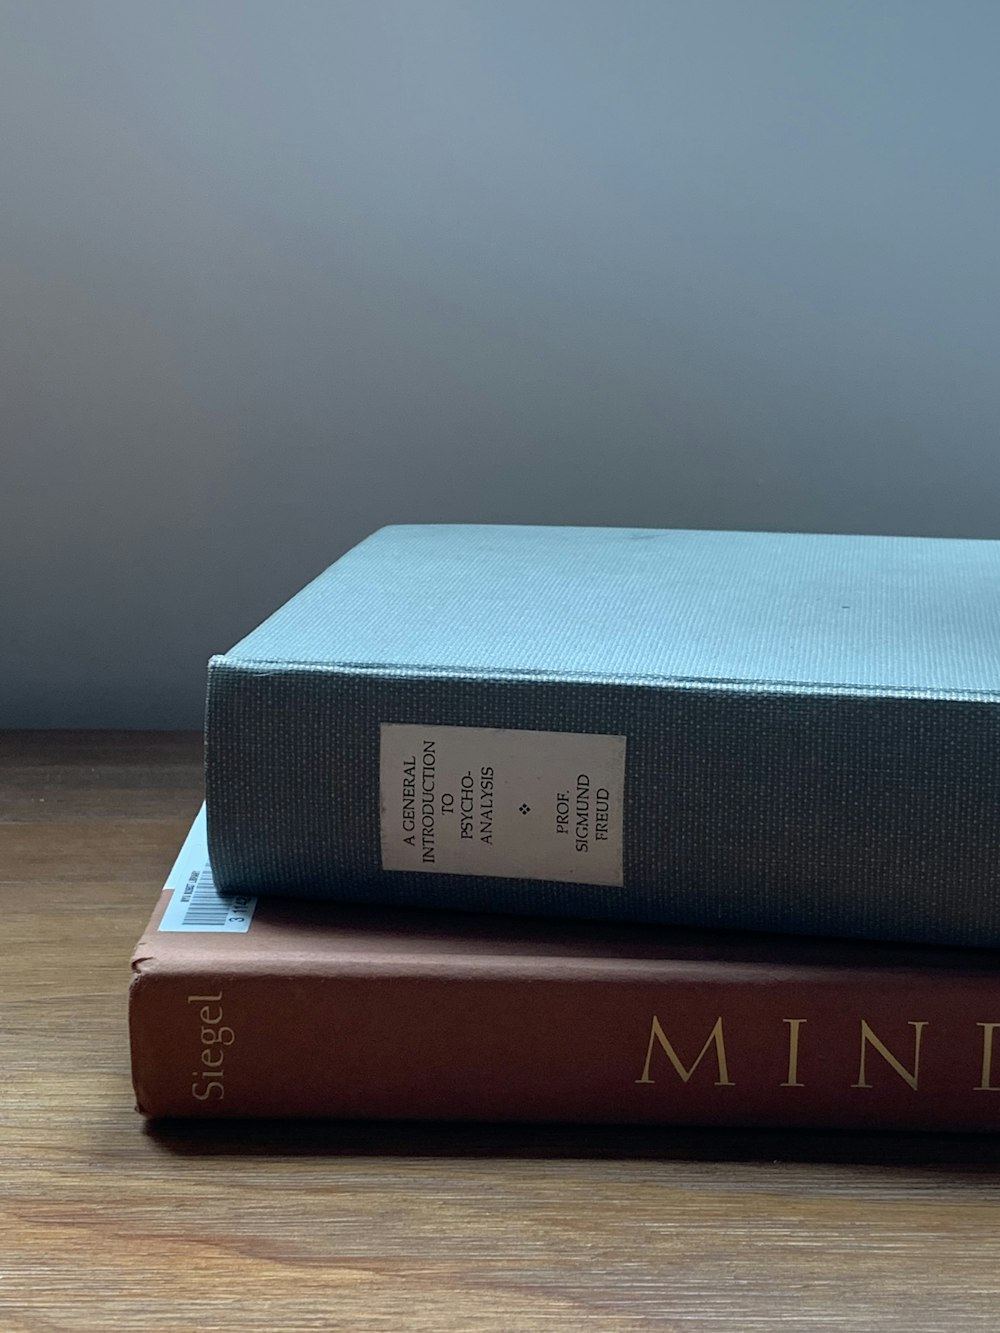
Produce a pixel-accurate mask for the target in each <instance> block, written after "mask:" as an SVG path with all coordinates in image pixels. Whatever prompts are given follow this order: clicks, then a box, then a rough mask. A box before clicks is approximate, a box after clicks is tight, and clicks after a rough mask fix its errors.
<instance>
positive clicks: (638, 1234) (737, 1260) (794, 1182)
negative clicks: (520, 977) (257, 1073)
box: [0, 733, 1000, 1333]
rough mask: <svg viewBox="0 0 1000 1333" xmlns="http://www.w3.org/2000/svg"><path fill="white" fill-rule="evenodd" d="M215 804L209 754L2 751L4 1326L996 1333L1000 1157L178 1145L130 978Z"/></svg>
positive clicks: (478, 1137) (495, 1130) (689, 1138)
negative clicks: (202, 815) (131, 1063)
mask: <svg viewBox="0 0 1000 1333" xmlns="http://www.w3.org/2000/svg"><path fill="white" fill-rule="evenodd" d="M200 784H201V754H200V741H199V738H198V737H196V736H190V735H166V734H153V735H130V734H116V733H105V734H91V733H63V734H59V735H47V734H39V733H17V734H15V733H8V734H7V735H5V736H3V737H0V932H2V934H0V1329H2V1330H4V1333H8V1331H9V1333H28V1331H30V1333H34V1331H35V1330H87V1331H88V1333H90V1331H91V1330H95V1329H101V1328H107V1329H128V1330H157V1331H159V1330H237V1329H240V1330H245V1329H275V1330H277V1329H283V1330H308V1329H323V1330H327V1329H347V1330H359V1331H361V1333H368V1331H369V1330H370V1331H371V1333H389V1331H392V1330H398V1329H413V1330H434V1331H435V1333H436V1331H438V1330H444V1331H445V1333H449V1331H450V1330H455V1331H456V1333H457V1331H458V1330H461V1331H462V1333H467V1331H469V1333H474V1331H475V1330H481V1329H500V1330H513V1331H516V1330H521V1329H525V1330H533V1329H540V1330H556V1329H558V1330H563V1329H565V1330H570V1329H582V1328H587V1329H601V1330H604V1329H608V1330H623V1331H626V1330H642V1329H651V1328H656V1329H666V1330H676V1331H677V1333H681V1331H683V1333H688V1331H689V1330H695V1329H696V1330H743V1331H745V1333H753V1330H772V1329H781V1330H788V1329H803V1330H820V1329H822V1330H844V1331H848V1333H849V1331H853V1330H858V1331H859V1333H860V1331H861V1330H864V1333H868V1331H869V1330H871V1329H873V1328H876V1327H878V1328H879V1329H899V1330H904V1329H905V1330H907V1331H908V1333H912V1331H914V1330H925V1331H926V1333H955V1330H969V1329H973V1330H976V1329H982V1330H987V1329H989V1330H994V1329H996V1327H997V1326H998V1322H1000V1321H998V1315H997V1299H998V1296H1000V1276H998V1273H1000V1152H998V1145H997V1143H996V1141H995V1140H994V1139H984V1138H975V1139H972V1138H960V1137H947V1136H938V1137H933V1136H897V1137H886V1136H874V1135H873V1136H871V1137H863V1136H858V1135H846V1134H844V1135H835V1134H826V1135H818V1134H804V1133H797V1134H791V1133H789V1134H781V1133H763V1132H755V1133H733V1132H731V1131H712V1132H709V1131H703V1132H699V1131H676V1130H663V1131H658V1130H648V1129H614V1128H596V1129H593V1128H592V1129H582V1128H574V1127H572V1126H567V1127H565V1128H563V1127H552V1126H548V1127H541V1128H536V1127H530V1126H528V1127H510V1126H508V1127H503V1126H497V1127H491V1126H486V1127H484V1126H477V1127H472V1126H449V1125H428V1126H420V1125H377V1124H358V1123H348V1124H335V1123H322V1124H306V1125H303V1124H295V1123H290V1122H282V1123H267V1124H256V1125H239V1124H227V1123H223V1122H218V1123H212V1124H209V1125H205V1126H199V1125H197V1124H175V1125H172V1126H166V1127H160V1128H158V1129H157V1130H155V1131H151V1130H150V1129H149V1128H147V1127H146V1126H145V1125H144V1124H143V1122H142V1120H141V1119H140V1118H139V1117H138V1116H137V1115H136V1114H135V1112H134V1111H133V1109H132V1098H131V1091H130V1087H129V1076H128V1053H127V1046H126V1034H125V991H126V986H127V982H128V968H127V962H128V955H129V952H130V949H131V946H132V943H133V941H134V940H135V938H136V937H137V936H138V934H139V932H140V930H141V928H142V927H143V925H144V924H145V920H146V918H147V916H148V914H149V912H150V910H151V908H152V905H153V902H154V899H155V896H156V894H157V892H158V890H159V887H160V883H161V881H162V878H163V876H164V873H165V871H166V869H167V868H168V866H169V864H170V861H171V860H172V858H173V856H174V854H175V852H176V850H177V848H178V846H179V845H180V842H181V839H182V837H183V834H184V832H185V829H186V825H187V823H188V822H189V820H190V818H191V816H192V815H193V814H194V812H195V810H196V808H197V805H198V802H199V800H200ZM582 1072H584V1073H585V1071H582Z"/></svg>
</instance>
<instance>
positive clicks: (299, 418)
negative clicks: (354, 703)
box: [0, 0, 1000, 727]
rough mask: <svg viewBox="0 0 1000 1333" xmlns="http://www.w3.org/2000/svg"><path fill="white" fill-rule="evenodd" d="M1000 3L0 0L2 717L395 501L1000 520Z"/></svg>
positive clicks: (832, 523)
mask: <svg viewBox="0 0 1000 1333" xmlns="http://www.w3.org/2000/svg"><path fill="white" fill-rule="evenodd" d="M998 50H1000V6H998V5H997V4H996V3H994V2H993V0H987V2H986V3H973V2H970V0H964V2H963V0H947V2H946V0H940V3H931V4H929V3H922V2H921V0H858V2H852V0H732V2H727V0H675V2H673V3H671V0H652V2H651V3H637V2H635V0H624V2H623V0H602V2H601V3H591V2H589V0H528V2H526V3H522V2H520V0H496V2H495V3H491V2H489V0H487V2H484V3H476V2H475V0H462V2H461V3H443V2H442V0H405V2H404V3H391V2H390V3H386V2H385V0H359V2H357V3H355V2H354V0H341V2H340V3H337V2H336V0H321V2H319V3H303V2H302V0H281V2H280V3H279V2H278V0H267V3H251V2H250V0H245V2H237V0H197V3H193V2H191V3H183V2H182V0H120V2H117V0H114V2H113V0H108V2H107V3H100V2H98V0H65V2H64V3H53V0H23V2H22V3H10V2H9V0H8V2H7V3H2V0H0V302H2V308H0V393H2V401H0V430H2V441H0V478H2V483H3V485H2V494H0V509H2V514H0V518H2V524H0V557H2V565H0V572H2V588H0V602H2V604H0V613H2V620H0V624H2V625H3V630H4V639H3V644H2V648H0V724H3V725H14V726H32V727H33V726H72V727H84V726H112V727H118V726H149V727H172V726H197V725H198V724H199V721H200V716H201V708H202V681H203V675H204V662H205V659H206V657H207V656H208V655H209V654H210V653H211V652H213V651H217V650H221V649H225V648H226V647H228V646H229V645H230V644H231V643H232V642H233V641H234V640H236V639H237V638H239V637H240V636H241V635H242V634H243V633H244V632H245V631H246V630H248V629H249V628H250V627H251V626H252V625H254V624H255V623H256V622H257V621H259V620H260V619H261V618H262V617H263V616H264V615H266V614H267V613H268V612H269V611H270V610H272V609H273V608H274V607H275V606H276V605H277V604H278V603H280V602H281V601H283V600H284V599H285V598H286V597H287V596H288V595H290V594H291V593H292V592H293V591H295V590H296V589H297V588H298V587H299V586H300V585H301V584H302V583H303V582H305V581H306V580H307V579H308V578H310V577H311V576H312V575H313V574H315V573H316V572H318V571H319V569H321V568H322V567H323V566H325V565H326V564H328V563H329V562H330V561H331V560H333V559H334V558H336V556H337V555H339V554H340V553H341V552H342V551H343V550H344V549H346V548H347V547H348V546H350V545H352V544H353V543H354V542H355V541H356V540H358V539H359V538H360V537H362V536H363V535H365V534H366V533H367V532H369V531H370V530H371V529H373V528H375V527H378V526H380V525H381V524H383V523H387V522H399V521H409V522H419V521H425V520H427V521H460V520H461V521H492V522H516V521H525V522H532V523H582V524H590V523H596V524H602V523H603V524H642V525H652V526H679V527H742V528H772V529H811V530H844V531H852V532H853V531H871V532H876V531H877V532H900V533H903V532H910V533H925V534H955V535H967V536H981V537H996V536H1000V512H998V491H1000V449H998V426H1000V376H998V373H997V351H998V332H1000V277H998V273H1000V269H998V232H1000V228H998V202H1000V190H998V180H1000V134H998V127H1000V115H998V113H1000V80H998V64H997V53H998Z"/></svg>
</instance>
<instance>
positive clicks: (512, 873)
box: [130, 526, 1000, 1130]
mask: <svg viewBox="0 0 1000 1333" xmlns="http://www.w3.org/2000/svg"><path fill="white" fill-rule="evenodd" d="M998 796H1000V542H988V541H972V540H968V541H966V540H952V539H931V538H902V537H860V536H832V535H831V536H827V535H818V534H784V533H732V532H691V531H658V530H632V529H584V528H556V527H552V528H544V527H543V528H524V527H489V526H414V527H395V528H385V529H383V530H381V531H380V532H378V533H376V534H375V535H374V536H372V537H370V538H369V539H368V540H367V541H365V542H362V543H361V544H360V545H359V546H358V547H356V548H355V549H354V550H352V551H350V552H348V554H347V555H345V556H344V557H342V558H341V559H340V560H339V561H338V562H337V563H336V564H334V565H333V566H331V568H330V569H328V570H327V571H326V572H325V573H324V574H322V575H321V576H320V577H319V578H318V579H316V580H315V581H314V582H313V583H311V584H310V585H309V586H308V587H306V588H305V589H304V590H303V591H302V592H300V593H299V594H298V595H297V596H296V597H294V598H293V599H292V600H291V601H290V602H289V603H287V604H286V605H285V606H284V607H282V608H281V609H280V610H279V611H277V612H276V613H275V614H274V615H273V616H271V617H270V619H268V620H267V621H265V622H264V624H262V625H261V626H259V627H258V628H257V629H256V630H254V631H253V632H252V633H251V634H250V635H249V636H248V637H247V638H245V639H244V640H243V641H242V642H241V643H239V644H238V645H237V646H236V647H235V648H234V649H233V650H232V651H231V652H229V653H227V654H225V655H224V656H221V657H218V658H215V659H213V660H212V662H211V663H210V666H209V688H208V703H207V711H206V805H205V809H204V810H203V811H202V813H201V814H200V815H199V818H198V820H197V821H196V823H195V825H194V827H193V828H192V830H191V833H190V835H189V837H188V839H187V841H186V842H185V845H184V847H183V848H182V850H181V853H180V856H179V857H178V860H177V863H176V865H175V866H174V869H173V871H172V872H171V874H170V876H169V878H168V880H167V883H166V886H165V890H164V892H163V894H162V895H161V901H160V903H159V904H158V906H157V908H156V911H155V912H154V914H153V918H152V920H151V922H150V925H149V927H148V929H147V931H146V933H145V934H144V935H143V937H142V939H141V940H140V942H139V944H138V946H137V949H136V953H135V956H134V959H133V964H132V967H133V981H132V988H131V994H130V1026H131V1041H132V1061H133V1076H134V1084H135V1090H136V1097H137V1101H138V1106H139V1109H140V1110H141V1111H142V1112H143V1113H145V1114H146V1115H149V1116H188V1115H197V1116H286V1115H296V1116H352V1117H380V1118H435V1119H462V1120H473V1119H475V1120H511V1119H521V1120H574V1121H581V1122H582V1121H619V1122H637V1123H638V1122H646V1123H649V1122H657V1123H675V1124H727V1125H755V1126H756V1125H760V1126H763V1125H779V1126H793V1125H803V1126H806V1125H808V1126H817V1127H818V1126H823V1127H836V1126H844V1127H846V1126H858V1127H866V1128H898V1129H903V1128H908V1129H926V1128H938V1129H948V1130H986V1129H993V1128H995V1127H996V1125H997V1124H998V1123H1000V1098H998V1097H997V1096H996V1094H997V1093H1000V1041H998V1040H995V1037H996V1032H997V1029H1000V955H998V954H997V953H996V952H995V950H996V948H997V946H998V945H1000V802H998Z"/></svg>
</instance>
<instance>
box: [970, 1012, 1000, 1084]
mask: <svg viewBox="0 0 1000 1333" xmlns="http://www.w3.org/2000/svg"><path fill="white" fill-rule="evenodd" d="M976 1027H977V1028H982V1029H983V1076H982V1078H981V1079H980V1080H979V1084H978V1086H977V1087H976V1089H975V1091H976V1092H1000V1085H997V1084H995V1083H993V1081H992V1079H993V1034H994V1032H996V1030H997V1028H1000V1023H977V1024H976Z"/></svg>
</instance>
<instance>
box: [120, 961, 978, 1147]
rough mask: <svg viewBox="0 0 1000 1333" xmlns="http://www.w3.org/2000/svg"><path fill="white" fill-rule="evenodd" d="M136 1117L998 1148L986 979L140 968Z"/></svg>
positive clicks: (728, 970)
mask: <svg viewBox="0 0 1000 1333" xmlns="http://www.w3.org/2000/svg"><path fill="white" fill-rule="evenodd" d="M130 1025H131V1041H132V1059H133V1075H134V1084H135V1090H136V1096H137V1101H138V1107H139V1110H140V1111H142V1112H143V1113H145V1114H146V1115H149V1116H335V1117H366V1118H367V1117H371V1118H389V1119H392V1118H405V1119H425V1118H426V1119H431V1118H432V1119H452V1120H483V1121H490V1120H493V1121H500V1120H538V1121H542V1120H569V1121H580V1122H586V1121H590V1122H598V1121H617V1122H634V1123H651V1122H652V1123H656V1122H659V1123H675V1124H728V1125H747V1126H749V1125H761V1126H764V1125H778V1126H797V1125H802V1126H815V1127H864V1128H869V1129H872V1128H885V1129H945V1130H976V1131H985V1130H995V1129H996V1128H997V1127H998V1126H1000V1040H995V1038H996V1033H997V1029H1000V986H998V984H997V981H996V979H995V977H994V976H993V975H992V974H990V973H989V972H982V971H980V972H970V973H969V974H968V975H966V974H963V973H962V972H960V971H959V972H956V971H953V970H948V971H942V972H940V973H934V972H931V971H927V972H922V971H920V970H917V969H914V970H905V969H902V970H892V969H882V970H879V969H876V968H870V969H869V968H863V967H844V968H837V967H834V966H825V967H817V968H813V969H810V968H807V967H804V968H795V967H787V966H786V967H780V966H779V967H776V968H770V967H768V966H767V965H766V964H764V963H760V962H757V963H750V964H745V965H743V966H735V965H733V964H732V963H730V964H728V965H726V966H716V965H713V964H712V963H711V962H709V961H690V962H688V963H686V964H685V965H683V966H679V965H678V964H676V963H674V964H673V965H672V966H671V967H669V968H667V969H665V970H664V971H663V974H662V975H660V974H659V972H658V965H657V964H656V963H655V962H653V961H651V962H650V963H649V964H648V966H647V967H646V968H644V969H643V970H642V971H641V973H640V974H636V972H635V970H634V969H633V970H632V971H631V972H630V974H629V975H628V976H627V977H623V976H620V975H616V971H615V969H614V968H613V967H600V966H591V967H589V968H588V967H585V966H583V965H582V964H579V963H578V962H577V963H575V964H572V965H565V966H558V967H553V968H550V969H548V970H547V971H546V972H544V973H540V972H539V971H538V969H537V967H533V966H532V965H530V964H529V963H528V961H527V960H512V961H511V962H510V963H509V965H505V964H504V963H503V962H502V961H501V962H499V963H496V964H495V965H491V966H488V967H487V966H483V965H482V964H481V963H479V964H477V963H476V962H474V961H473V962H470V963H469V964H468V965H467V966H465V967H464V968H463V967H462V966H461V965H460V964H459V963H457V962H456V963H454V965H449V966H448V967H447V968H445V967H443V966H441V965H440V963H438V965H436V966H426V967H424V968H422V969H421V968H407V967H405V966H397V965H394V964H392V963H391V962H387V961H385V960H383V961H382V962H380V963H379V964H377V965H374V966H371V965H370V966H365V965H363V964H362V963H361V962H358V961H355V962H354V964H353V965H348V964H345V965H343V966H341V967H340V968H339V969H337V970H334V971H330V970H325V971H323V970H321V969H319V968H318V967H317V966H316V965H315V963H314V962H313V963H308V962H306V961H304V960H300V961H299V963H298V964H295V963H294V960H293V962H287V960H286V965H285V966H284V968H283V970H282V971H281V972H280V973H278V972H275V973H274V974H273V975H271V974H263V973H261V971H260V970H259V968H258V969H257V970H255V971H253V972H252V973H251V972H250V971H248V970H247V969H245V968H244V969H240V968H236V967H234V968H233V969H232V970H230V971H228V972H227V971H220V970H218V969H217V968H213V967H212V966H210V965H203V966H200V967H199V966H194V965H191V964H190V963H188V964H187V965H186V966H180V965H178V964H167V963H166V962H165V961H163V960H160V961H157V960H151V959H147V960H142V959H140V960H138V961H137V962H136V964H135V975H134V979H133V986H132V991H131V997H130Z"/></svg>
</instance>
